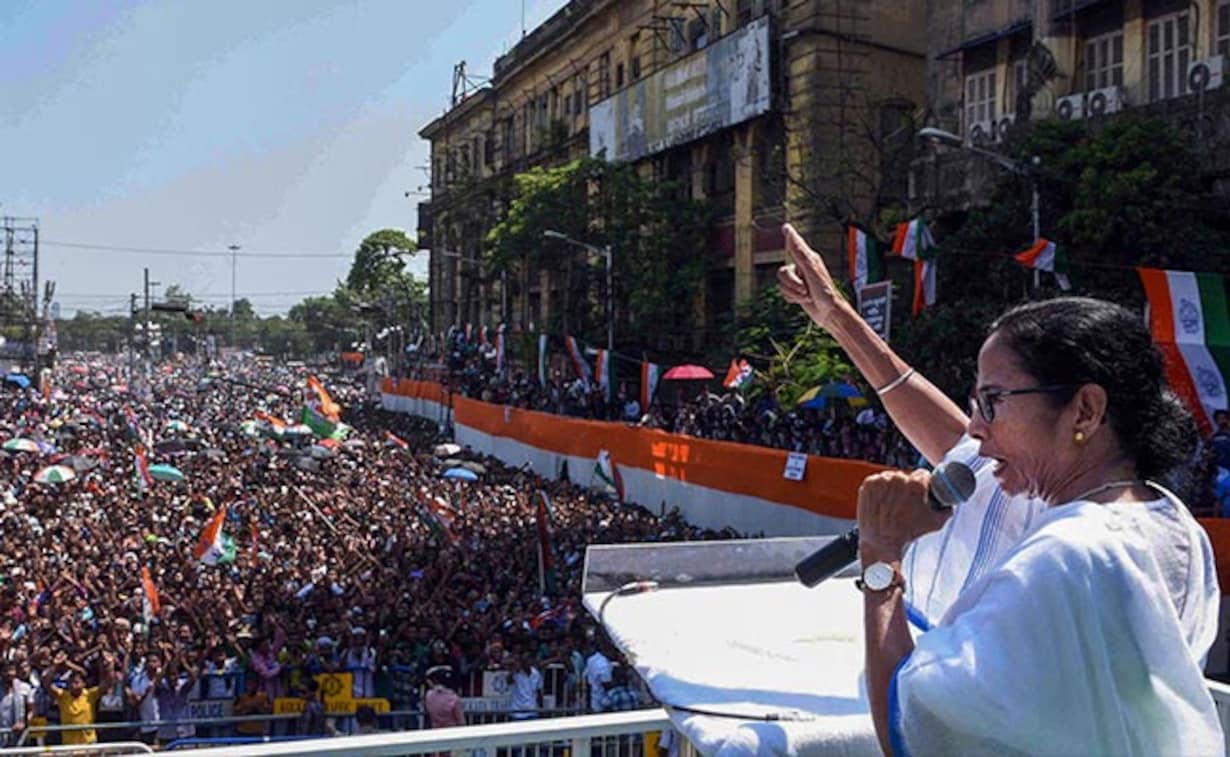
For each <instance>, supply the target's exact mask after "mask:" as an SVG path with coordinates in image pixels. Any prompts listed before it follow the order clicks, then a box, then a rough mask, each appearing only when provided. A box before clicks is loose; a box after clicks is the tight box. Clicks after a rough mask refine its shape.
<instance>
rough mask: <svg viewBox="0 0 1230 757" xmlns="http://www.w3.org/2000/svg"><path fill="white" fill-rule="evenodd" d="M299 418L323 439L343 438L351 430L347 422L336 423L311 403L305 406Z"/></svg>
mask: <svg viewBox="0 0 1230 757" xmlns="http://www.w3.org/2000/svg"><path fill="white" fill-rule="evenodd" d="M299 419H300V423H303V424H304V425H305V426H307V427H308V428H310V429H312V433H313V434H315V435H317V436H319V437H321V438H322V439H343V438H345V436H346V434H347V433H348V432H349V431H350V427H349V426H347V425H346V424H345V423H334V422H333V421H331V420H329V419H328V418H326V417H325V416H324V415H321V413H320V411H318V410H317V409H316V408H314V407H312V406H311V405H304V406H303V409H302V410H301V411H300V413H299Z"/></svg>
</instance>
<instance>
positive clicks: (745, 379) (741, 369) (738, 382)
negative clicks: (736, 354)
mask: <svg viewBox="0 0 1230 757" xmlns="http://www.w3.org/2000/svg"><path fill="white" fill-rule="evenodd" d="M754 374H755V370H754V369H753V368H752V364H751V363H749V362H747V360H745V359H742V358H740V359H738V360H735V359H734V358H731V361H730V368H728V369H727V371H726V378H725V379H723V380H722V386H724V387H725V388H727V389H742V388H744V387H745V386H747V385H748V384H750V383H751V381H752V376H753V375H754Z"/></svg>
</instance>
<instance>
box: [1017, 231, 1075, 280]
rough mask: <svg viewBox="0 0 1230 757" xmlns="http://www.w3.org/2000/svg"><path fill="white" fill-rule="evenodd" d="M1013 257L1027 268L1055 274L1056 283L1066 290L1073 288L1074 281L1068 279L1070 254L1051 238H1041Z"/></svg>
mask: <svg viewBox="0 0 1230 757" xmlns="http://www.w3.org/2000/svg"><path fill="white" fill-rule="evenodd" d="M1013 258H1014V259H1015V260H1016V262H1018V263H1020V264H1021V265H1023V266H1025V267H1026V268H1033V269H1034V270H1038V271H1049V272H1050V273H1053V274H1055V283H1056V284H1058V285H1059V288H1060V289H1062V290H1064V291H1065V292H1066V291H1068V290H1069V289H1071V288H1072V282H1071V281H1069V280H1068V256H1067V255H1065V254H1064V252H1063V250H1062V249H1061V248H1060V247H1059V246H1058V245H1056V244H1055V243H1054V242H1052V241H1050V240H1049V239H1047V238H1045V237H1042V238H1040V239H1039V240H1038V241H1037V242H1034V246H1033V247H1030V248H1029V249H1028V250H1025V251H1024V252H1018V253H1017V254H1016V255H1014V256H1013Z"/></svg>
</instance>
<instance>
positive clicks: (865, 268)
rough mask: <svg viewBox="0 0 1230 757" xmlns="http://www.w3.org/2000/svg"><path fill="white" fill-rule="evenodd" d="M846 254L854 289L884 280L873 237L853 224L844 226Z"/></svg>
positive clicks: (882, 268) (882, 264) (882, 262)
mask: <svg viewBox="0 0 1230 757" xmlns="http://www.w3.org/2000/svg"><path fill="white" fill-rule="evenodd" d="M846 256H847V258H848V259H849V261H850V281H851V282H852V283H853V284H854V291H856V292H857V291H858V290H860V289H862V288H863V287H865V286H867V285H868V284H874V283H875V282H877V281H883V280H884V261H883V260H881V259H880V251H879V250H878V249H876V240H875V237H873V236H871V235H870V234H868V233H867V232H865V231H863V230H862V229H860V228H859V227H857V226H854V225H850V226H847V227H846Z"/></svg>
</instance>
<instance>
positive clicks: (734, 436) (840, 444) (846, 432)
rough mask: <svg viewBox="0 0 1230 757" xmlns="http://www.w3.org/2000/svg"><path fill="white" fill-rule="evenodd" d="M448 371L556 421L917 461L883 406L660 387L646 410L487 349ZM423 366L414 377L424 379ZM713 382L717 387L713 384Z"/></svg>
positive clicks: (454, 357) (456, 354)
mask: <svg viewBox="0 0 1230 757" xmlns="http://www.w3.org/2000/svg"><path fill="white" fill-rule="evenodd" d="M435 358H436V359H438V360H439V361H440V362H438V363H436V365H443V366H446V369H447V376H448V378H447V379H446V380H447V381H449V382H451V388H452V389H453V390H454V391H456V392H458V393H459V394H461V395H463V396H467V397H474V398H476V399H482V400H484V401H486V402H495V403H498V404H506V405H513V406H515V407H522V408H527V409H531V410H538V411H541V412H546V413H554V414H556V415H567V416H572V417H577V418H590V419H597V420H608V421H619V422H624V423H633V424H638V425H642V426H646V427H650V428H659V429H662V430H664V431H669V432H672V433H678V434H687V435H689V436H695V437H699V438H704V439H715V440H719V441H731V442H739V443H741V444H754V445H757V446H762V447H775V448H777V449H786V450H790V451H792V452H805V453H808V454H812V455H820V456H822V457H835V458H845V459H854V460H870V461H872V462H878V463H883V464H885V465H891V466H896V467H902V468H909V467H913V466H914V465H915V464H916V463H917V462H918V460H919V454H918V451H917V450H915V449H914V448H913V447H912V446H911V445H910V443H909V442H908V441H906V439H905V437H904V436H902V435H901V433H900V432H898V431H897V429H896V427H895V426H893V425H892V423H891V422H890V421H889V418H888V415H887V414H886V413H885V412H884V410H883V409H882V408H880V407H875V406H869V405H868V404H867V403H866V402H863V401H859V400H856V401H855V402H850V401H849V400H848V399H845V398H833V399H831V400H828V401H827V402H826V403H825V407H824V408H823V409H811V408H807V407H802V406H795V407H789V406H783V405H782V404H781V403H780V402H779V401H778V400H777V398H776V397H775V396H774V394H773V393H772V392H765V393H762V394H760V397H759V399H756V400H753V401H749V400H748V399H747V398H746V397H745V395H744V393H743V392H740V391H735V390H731V391H725V392H723V393H722V394H715V393H713V392H710V391H708V390H707V388H706V387H703V386H701V385H700V384H699V382H670V381H667V382H662V383H660V384H659V388H658V391H657V393H656V396H655V398H654V399H653V400H652V401H651V402H650V404H649V407H647V408H643V407H641V401H640V395H639V387H638V386H636V385H634V384H630V383H628V382H619V383H617V389H616V391H615V392H614V395H613V396H612V397H611V398H610V399H609V400H608V399H607V396H606V391H605V390H604V389H603V388H601V387H599V386H597V385H596V384H595V383H593V382H592V381H585V380H582V379H580V378H576V377H575V376H574V374H572V373H571V372H564V371H561V370H559V369H552V370H550V371H549V377H548V379H547V381H546V382H545V383H543V382H540V381H539V380H538V377H537V376H536V375H529V374H527V373H526V372H525V371H523V370H520V369H518V368H515V367H514V368H513V369H512V370H510V371H506V372H500V371H497V370H496V363H495V360H494V357H493V354H492V353H491V351H490V350H487V351H486V352H484V351H483V350H481V349H474V348H473V347H472V346H470V345H461V346H459V345H454V349H453V350H452V352H451V353H450V354H448V355H437V356H435ZM428 372H429V371H425V370H423V369H421V368H420V370H419V371H418V372H417V374H416V375H420V376H423V375H427V373H428ZM710 383H715V382H710Z"/></svg>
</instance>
